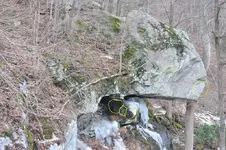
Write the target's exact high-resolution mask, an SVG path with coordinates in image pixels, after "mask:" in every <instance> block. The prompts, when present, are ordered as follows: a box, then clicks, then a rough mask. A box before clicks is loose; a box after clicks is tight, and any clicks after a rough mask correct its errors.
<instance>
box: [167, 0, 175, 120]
mask: <svg viewBox="0 0 226 150" xmlns="http://www.w3.org/2000/svg"><path fill="white" fill-rule="evenodd" d="M173 16H174V6H173V0H170V9H169V18H168V19H169V24H170V25H173ZM172 108H173V102H172V101H169V102H167V109H166V115H167V117H168V118H169V119H170V121H172V116H173V110H172Z"/></svg>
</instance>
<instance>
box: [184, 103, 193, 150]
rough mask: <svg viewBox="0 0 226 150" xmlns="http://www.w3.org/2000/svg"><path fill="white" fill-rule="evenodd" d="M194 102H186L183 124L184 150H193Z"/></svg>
mask: <svg viewBox="0 0 226 150" xmlns="http://www.w3.org/2000/svg"><path fill="white" fill-rule="evenodd" d="M194 107H195V102H194V101H188V102H187V106H186V114H185V116H186V123H185V150H193V139H194V134H193V132H194V110H195V109H194Z"/></svg>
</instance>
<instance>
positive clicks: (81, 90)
mask: <svg viewBox="0 0 226 150" xmlns="http://www.w3.org/2000/svg"><path fill="white" fill-rule="evenodd" d="M94 14H96V15H99V16H98V17H96V20H99V22H101V19H103V20H104V21H105V22H106V21H107V20H109V22H108V23H103V24H101V26H100V27H99V29H100V31H99V32H100V36H101V33H106V32H109V35H110V34H112V35H114V39H115V38H116V40H117V38H118V37H120V38H121V36H117V35H119V34H120V31H123V32H125V36H124V37H125V39H124V40H123V41H125V42H124V43H123V45H124V47H125V48H124V50H123V54H122V63H123V66H126V69H123V70H122V74H117V73H115V75H112V76H106V77H102V78H101V79H96V80H93V81H91V82H86V81H85V80H83V75H81V74H78V73H73V72H72V71H70V73H68V72H67V69H65V68H64V65H63V64H60V63H59V62H57V61H55V60H51V61H50V63H49V68H50V70H51V73H52V75H53V76H54V77H55V81H56V82H57V84H60V85H61V86H62V87H64V88H65V87H66V88H67V89H68V90H69V91H70V93H71V95H72V97H73V98H74V99H75V100H76V101H78V100H80V101H83V104H84V105H83V106H84V109H80V111H82V112H83V113H87V112H93V111H95V110H96V109H97V104H98V102H99V100H100V98H102V97H103V96H106V95H109V94H114V93H121V94H123V95H139V96H144V97H151V96H153V95H155V96H157V98H166V99H185V100H197V99H198V98H199V96H200V95H201V93H202V92H203V90H204V88H205V84H206V72H205V68H204V65H203V63H202V60H201V58H200V56H199V55H198V53H197V52H196V50H195V47H194V45H193V44H192V43H191V41H190V40H189V37H188V35H187V33H185V32H184V31H181V30H179V29H175V28H173V27H172V26H170V25H166V24H163V23H161V22H159V21H157V20H156V19H154V18H153V17H151V16H150V15H149V14H146V13H143V12H139V11H132V12H130V13H129V14H128V17H127V19H126V20H122V19H121V20H120V18H117V17H115V16H108V15H109V14H104V15H103V14H102V13H93V16H92V18H93V20H95V15H94ZM101 14H102V15H101ZM100 16H101V17H100ZM77 22H78V21H77ZM80 22H81V21H80V20H79V25H80ZM122 24H123V25H122ZM93 25H95V24H94V23H93ZM109 25H112V26H109ZM105 26H106V27H105ZM93 28H94V27H93ZM94 29H95V28H94ZM116 29H117V30H116ZM102 30H103V31H102ZM93 32H96V31H95V30H92V33H93ZM124 68H125V67H124ZM125 70H126V71H125ZM74 72H76V70H75V71H74ZM80 104H81V103H80Z"/></svg>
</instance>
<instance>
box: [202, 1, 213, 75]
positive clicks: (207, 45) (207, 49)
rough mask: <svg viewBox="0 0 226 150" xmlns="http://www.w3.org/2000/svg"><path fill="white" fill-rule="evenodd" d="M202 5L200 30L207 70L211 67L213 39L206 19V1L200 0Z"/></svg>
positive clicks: (204, 62)
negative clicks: (211, 39)
mask: <svg viewBox="0 0 226 150" xmlns="http://www.w3.org/2000/svg"><path fill="white" fill-rule="evenodd" d="M199 7H200V9H199V10H200V12H199V14H200V32H201V40H202V45H203V59H202V60H203V64H204V66H205V69H206V71H208V69H209V65H210V56H211V41H210V36H209V29H208V25H207V23H206V19H205V17H206V16H205V10H204V9H205V8H204V7H205V3H204V1H201V0H200V1H199Z"/></svg>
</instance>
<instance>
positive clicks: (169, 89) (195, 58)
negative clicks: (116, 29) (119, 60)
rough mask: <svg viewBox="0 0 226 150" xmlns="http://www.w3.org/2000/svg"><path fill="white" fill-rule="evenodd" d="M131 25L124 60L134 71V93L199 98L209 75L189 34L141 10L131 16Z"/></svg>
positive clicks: (132, 72) (129, 23) (132, 74)
mask: <svg viewBox="0 0 226 150" xmlns="http://www.w3.org/2000/svg"><path fill="white" fill-rule="evenodd" d="M127 24H128V43H127V48H126V49H125V52H124V58H125V59H127V60H128V63H129V66H130V70H131V72H130V75H131V76H132V79H133V81H132V82H133V84H132V88H131V90H132V93H137V94H140V95H142V94H147V95H148V94H152V93H156V94H158V95H162V96H166V97H178V98H182V99H184V98H185V99H197V98H198V97H199V95H200V94H201V93H202V91H203V89H204V87H205V82H206V72H205V69H204V66H203V63H202V60H201V58H200V57H199V55H198V53H197V52H196V50H195V47H194V46H193V44H192V43H191V42H190V40H189V37H188V35H187V33H185V32H184V31H181V30H178V29H175V28H173V27H172V26H169V25H166V24H163V23H161V22H158V21H157V20H155V19H154V18H153V17H151V16H150V15H148V14H145V13H142V12H139V11H132V12H130V13H129V15H128V18H127Z"/></svg>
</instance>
